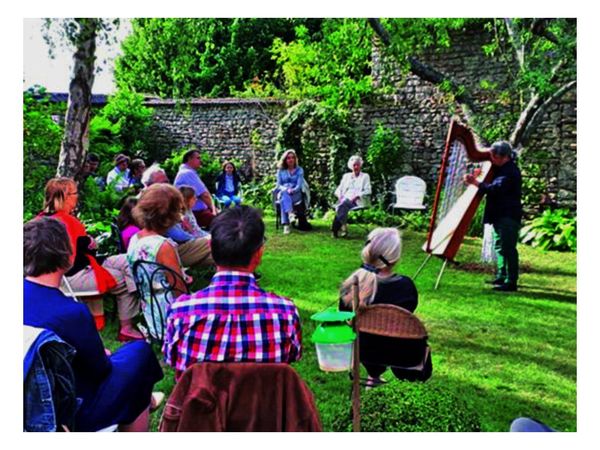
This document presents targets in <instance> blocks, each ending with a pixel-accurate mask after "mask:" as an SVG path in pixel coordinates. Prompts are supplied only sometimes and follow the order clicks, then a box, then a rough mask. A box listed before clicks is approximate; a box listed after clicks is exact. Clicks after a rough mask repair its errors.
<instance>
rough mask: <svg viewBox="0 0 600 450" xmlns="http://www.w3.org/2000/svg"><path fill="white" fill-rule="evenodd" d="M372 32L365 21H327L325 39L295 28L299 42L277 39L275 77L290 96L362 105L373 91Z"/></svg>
mask: <svg viewBox="0 0 600 450" xmlns="http://www.w3.org/2000/svg"><path fill="white" fill-rule="evenodd" d="M371 36H372V31H371V29H370V27H369V25H368V24H367V22H366V20H364V19H327V20H324V21H323V24H322V39H319V40H316V39H313V36H311V35H310V33H309V32H308V29H307V28H306V27H303V26H299V27H297V28H296V39H295V40H294V41H292V42H289V43H286V42H284V41H283V40H281V39H275V42H274V43H273V48H272V52H273V58H274V59H275V61H276V62H277V71H276V75H277V76H279V77H280V78H281V79H283V86H284V90H285V93H286V95H287V96H288V97H291V98H292V99H295V100H301V99H306V98H311V99H315V100H318V101H321V102H322V103H323V104H325V105H328V106H331V107H340V106H344V107H348V106H350V105H357V104H360V103H361V101H362V99H363V98H365V97H366V96H368V95H369V94H371V93H372V92H373V85H372V79H371V74H370V58H371V50H372V49H371Z"/></svg>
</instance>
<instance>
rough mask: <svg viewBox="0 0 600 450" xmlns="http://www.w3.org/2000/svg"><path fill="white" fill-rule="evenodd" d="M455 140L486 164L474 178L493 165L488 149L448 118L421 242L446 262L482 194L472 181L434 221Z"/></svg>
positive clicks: (487, 176) (488, 175)
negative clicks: (431, 209)
mask: <svg viewBox="0 0 600 450" xmlns="http://www.w3.org/2000/svg"><path fill="white" fill-rule="evenodd" d="M456 141H459V142H461V143H462V144H463V145H464V147H465V150H466V153H467V157H468V159H469V160H470V161H473V162H486V161H487V162H488V163H487V164H483V167H482V169H481V173H480V174H479V176H478V178H477V179H478V180H479V181H482V182H489V181H490V180H491V179H492V176H493V167H492V164H491V162H490V160H491V159H490V152H489V150H481V149H479V148H478V147H477V145H476V143H475V137H474V136H473V133H472V132H471V130H470V129H469V128H467V127H466V126H464V125H462V124H460V123H459V122H458V121H456V120H455V119H452V121H451V123H450V129H449V130H448V136H447V137H446V146H445V148H444V154H443V156H442V165H441V167H440V172H439V176H438V182H437V188H436V191H435V199H434V202H433V211H432V213H431V219H430V221H429V230H428V233H427V241H426V242H425V244H424V245H423V250H424V251H425V252H427V253H429V255H435V256H438V257H440V258H444V259H445V260H446V262H447V261H453V260H454V257H455V256H456V253H457V252H458V250H459V248H460V245H461V244H462V242H463V240H464V238H465V235H466V233H467V230H468V228H469V225H470V223H471V221H472V220H473V216H474V215H475V212H476V211H477V207H478V206H479V203H480V202H481V199H482V194H480V193H479V192H478V188H477V187H476V186H474V185H469V186H468V187H467V188H466V190H465V191H464V192H463V194H462V195H461V196H460V197H459V198H458V199H457V200H456V201H455V202H454V204H453V205H452V210H451V211H449V212H448V214H446V216H445V217H444V218H443V219H441V220H440V221H439V223H436V217H437V213H438V209H439V203H440V195H441V192H442V188H443V185H444V181H445V178H446V170H447V167H448V161H449V158H450V153H451V151H452V147H453V145H454V143H455V142H456ZM442 270H443V268H442ZM440 277H441V273H440ZM438 283H439V279H438Z"/></svg>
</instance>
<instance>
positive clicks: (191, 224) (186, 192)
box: [179, 185, 210, 238]
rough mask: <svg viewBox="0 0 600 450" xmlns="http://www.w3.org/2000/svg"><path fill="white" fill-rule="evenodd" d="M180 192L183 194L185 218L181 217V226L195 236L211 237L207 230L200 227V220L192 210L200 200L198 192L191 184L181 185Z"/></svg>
mask: <svg viewBox="0 0 600 450" xmlns="http://www.w3.org/2000/svg"><path fill="white" fill-rule="evenodd" d="M179 192H181V195H182V196H183V209H184V213H183V218H182V219H181V227H182V228H183V231H185V232H187V233H190V234H191V235H192V236H194V237H195V238H198V237H210V234H208V233H207V232H206V231H204V230H203V229H202V228H200V225H198V222H196V216H194V213H193V212H192V209H193V208H194V205H195V204H196V202H197V201H198V200H197V198H196V192H195V191H194V189H193V188H192V187H190V186H185V185H183V186H179Z"/></svg>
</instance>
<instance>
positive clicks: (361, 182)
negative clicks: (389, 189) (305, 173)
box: [331, 155, 371, 238]
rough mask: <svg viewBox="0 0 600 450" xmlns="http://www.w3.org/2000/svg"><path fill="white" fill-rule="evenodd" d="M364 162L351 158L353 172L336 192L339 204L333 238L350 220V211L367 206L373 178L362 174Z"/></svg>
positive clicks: (345, 178) (360, 159) (334, 220)
mask: <svg viewBox="0 0 600 450" xmlns="http://www.w3.org/2000/svg"><path fill="white" fill-rule="evenodd" d="M362 165H363V160H362V158H361V157H360V156H358V155H354V156H351V157H350V159H349V160H348V168H349V169H350V170H351V171H352V172H349V173H346V174H344V176H343V177H342V181H341V182H340V185H339V186H338V188H337V189H336V190H335V195H336V197H337V198H338V203H337V205H336V207H335V219H333V224H332V225H331V231H332V233H333V237H336V238H337V237H338V233H339V231H340V229H341V228H342V227H345V225H346V221H347V220H348V211H350V210H351V209H352V208H354V207H357V206H367V205H368V204H369V196H370V195H371V178H370V177H369V174H368V173H364V172H361V169H362Z"/></svg>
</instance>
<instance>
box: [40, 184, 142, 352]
mask: <svg viewBox="0 0 600 450" xmlns="http://www.w3.org/2000/svg"><path fill="white" fill-rule="evenodd" d="M78 195H79V194H78V190H77V184H76V183H75V181H73V180H72V179H71V178H65V177H61V178H52V179H51V180H50V181H48V183H47V184H46V190H45V199H44V210H43V212H42V213H40V215H39V217H40V216H47V217H53V218H55V219H58V220H59V221H61V222H62V223H64V224H65V226H66V228H67V233H68V235H69V239H70V242H71V248H72V249H73V252H74V254H75V261H74V263H73V265H72V267H71V268H70V269H69V270H68V271H67V272H66V273H65V277H66V278H67V281H68V282H69V285H70V286H71V287H72V288H73V289H74V290H75V291H98V292H99V293H100V295H102V294H104V293H110V294H114V295H115V296H116V297H117V307H118V314H119V321H120V323H121V326H120V329H119V334H118V336H117V339H118V340H119V341H121V342H125V341H129V340H132V339H144V336H143V335H142V334H141V333H140V332H139V331H138V330H137V329H136V328H135V325H134V319H135V317H136V316H137V315H138V313H139V312H140V304H139V299H138V298H137V296H136V294H135V292H136V290H137V289H136V286H135V281H134V280H133V277H132V276H131V271H130V270H129V265H128V264H127V258H126V256H125V255H124V254H121V255H114V256H109V257H108V258H106V259H105V260H104V262H102V264H100V263H99V262H98V261H97V260H96V247H97V245H96V241H95V240H94V239H93V238H92V237H91V236H89V235H88V234H87V231H86V229H85V226H84V225H83V224H82V223H81V222H80V221H79V219H77V217H75V216H74V215H73V212H74V211H75V208H76V206H77V200H78ZM94 319H95V320H96V324H97V327H98V329H102V328H103V327H104V315H103V314H101V315H97V316H95V317H94Z"/></svg>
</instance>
